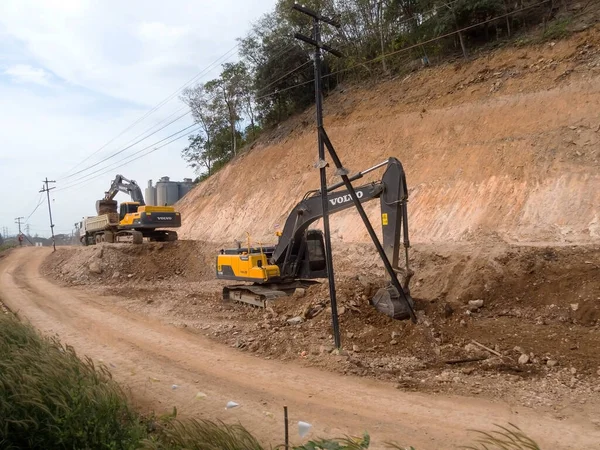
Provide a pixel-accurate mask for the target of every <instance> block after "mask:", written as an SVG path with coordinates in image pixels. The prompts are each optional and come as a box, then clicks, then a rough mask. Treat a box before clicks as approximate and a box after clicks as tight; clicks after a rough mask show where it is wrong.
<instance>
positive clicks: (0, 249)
mask: <svg viewBox="0 0 600 450" xmlns="http://www.w3.org/2000/svg"><path fill="white" fill-rule="evenodd" d="M16 246H17V244H15V243H14V242H5V243H3V244H2V245H0V253H2V252H4V251H6V250H10V249H11V248H15V247H16Z"/></svg>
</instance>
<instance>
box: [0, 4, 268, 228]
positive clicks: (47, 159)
mask: <svg viewBox="0 0 600 450" xmlns="http://www.w3.org/2000/svg"><path fill="white" fill-rule="evenodd" d="M274 4H275V0H246V1H241V0H219V1H218V2H215V1H212V0H179V1H178V2H170V3H169V2H164V1H162V0H128V1H122V0H103V1H91V0H1V1H0V63H1V65H0V99H1V101H0V123H1V124H2V127H1V130H0V191H2V192H5V193H6V192H10V193H11V195H8V196H5V199H4V202H3V207H2V210H1V211H0V225H6V226H11V225H12V222H13V220H12V218H13V217H18V216H27V215H28V214H29V213H30V212H31V211H30V210H29V209H31V208H30V206H34V205H35V201H36V199H37V197H38V196H39V194H38V190H39V187H40V183H41V180H42V179H43V178H44V177H46V176H48V177H59V175H61V174H62V173H64V172H65V171H66V170H68V169H70V168H71V167H72V166H73V165H75V164H76V163H77V162H79V161H81V160H82V159H83V158H85V157H86V156H88V155H90V154H91V153H92V152H94V151H95V150H97V149H99V148H100V147H101V146H102V145H103V144H104V143H106V142H107V141H109V140H110V139H112V138H113V137H115V136H116V135H117V134H118V133H119V132H120V131H121V130H123V129H124V128H125V127H127V126H128V125H130V124H131V123H132V122H134V121H135V120H136V119H138V118H139V117H141V116H142V115H143V114H144V113H145V112H146V111H148V110H149V109H150V107H152V106H154V105H155V104H157V103H158V102H160V101H161V100H162V99H164V98H165V97H166V96H168V95H169V94H171V93H172V92H173V91H174V90H175V89H176V88H178V87H179V86H181V85H182V84H183V83H184V82H186V81H188V80H189V79H190V78H192V77H193V76H194V75H196V74H197V73H198V72H199V71H200V70H201V69H203V68H205V67H206V66H208V65H209V64H211V63H212V62H213V61H214V60H216V59H217V58H219V57H220V56H221V55H222V54H224V53H225V52H227V51H228V50H229V49H231V48H232V47H233V46H234V44H235V39H236V38H238V37H241V36H243V35H244V33H245V30H249V29H250V22H251V21H252V20H254V19H256V18H258V17H259V16H260V15H262V14H264V13H265V12H268V11H269V10H270V9H271V8H272V7H273V6H274ZM217 74H218V67H217V68H215V69H213V70H212V71H210V72H209V73H207V74H206V77H205V78H204V80H207V79H210V77H214V76H216V75H217ZM8 80H11V82H7V81H8ZM49 85H50V86H49ZM56 86H60V88H61V89H60V90H56V89H54V87H56ZM49 87H51V88H52V89H49ZM181 106H182V104H181V103H180V102H179V101H178V100H177V98H175V99H174V100H173V101H171V102H169V103H168V104H166V105H165V106H164V107H163V108H161V109H160V110H158V112H156V113H154V114H152V115H151V116H150V117H148V118H147V119H145V120H144V121H143V122H142V123H140V124H138V125H137V126H136V127H134V128H133V129H132V130H130V131H128V132H127V133H125V134H124V135H123V136H122V137H120V138H119V139H117V140H116V141H115V142H114V143H112V144H111V145H109V146H107V148H106V149H104V150H103V151H101V152H99V153H98V154H97V155H95V156H94V157H93V158H91V159H90V161H88V162H86V164H88V163H90V162H94V161H98V160H99V159H101V158H103V157H106V156H107V155H110V154H112V153H113V152H115V151H116V150H119V149H121V148H123V147H124V146H125V145H126V144H127V142H128V141H130V140H131V139H132V138H133V137H134V136H136V135H137V134H139V133H141V132H142V131H143V130H145V129H147V128H149V127H150V126H152V125H153V124H155V123H157V122H159V121H160V120H161V119H163V118H165V117H167V116H168V115H169V114H171V113H172V112H174V111H175V110H176V109H178V108H180V107H181ZM185 120H188V122H185ZM189 123H190V122H189V119H183V120H182V121H180V122H177V123H175V124H173V125H172V126H171V127H169V128H168V129H165V130H164V131H162V132H161V133H159V134H157V135H155V136H153V137H151V138H149V139H148V140H147V141H144V142H143V143H141V144H139V145H137V146H135V147H134V148H132V149H131V150H128V151H127V152H124V153H123V156H125V155H127V154H130V153H131V152H134V151H137V150H139V149H140V148H141V147H143V146H146V145H150V144H152V142H156V141H158V140H160V139H161V138H163V137H165V136H167V135H169V134H171V133H174V132H175V131H177V130H178V129H182V128H184V127H185V126H186V125H189ZM185 142H186V139H185V138H184V139H182V140H181V141H178V142H176V143H173V144H171V145H170V146H168V147H165V148H163V149H161V150H159V151H157V152H155V153H152V154H151V155H149V156H147V157H145V158H142V159H140V160H138V161H136V162H134V163H132V164H130V165H128V166H126V167H124V168H122V169H115V171H114V173H113V172H109V173H107V174H106V175H103V176H101V177H99V178H97V179H95V180H92V181H90V182H89V184H82V185H80V186H77V187H75V188H73V189H69V190H64V191H60V190H59V189H56V190H55V191H53V197H54V199H55V201H54V202H53V205H54V206H53V208H54V209H55V211H53V212H54V217H55V221H56V223H57V228H70V227H71V226H72V224H73V223H74V222H75V221H76V220H78V219H79V218H80V217H81V216H83V215H86V214H94V208H95V207H94V205H95V201H96V200H97V198H98V196H100V195H102V193H103V192H104V191H105V190H106V188H107V185H108V183H109V182H110V180H111V178H112V177H113V176H114V175H115V173H117V172H116V171H117V170H118V171H122V173H123V174H124V175H125V176H127V177H130V178H133V179H136V180H137V181H138V182H139V183H140V184H145V182H146V181H147V180H148V179H150V178H152V179H154V180H156V179H157V178H158V177H160V176H164V175H169V176H171V177H172V178H173V179H178V178H183V177H189V176H192V173H191V170H190V169H188V168H186V167H185V163H184V162H183V160H182V159H181V157H180V151H181V149H182V148H183V147H184V145H185ZM116 159H118V158H116ZM86 164H84V166H85V165H86ZM106 164H107V163H106ZM102 166H104V164H101V165H100V166H99V167H102ZM58 181H59V182H58V183H57V187H59V188H60V187H62V186H67V185H69V182H70V181H72V179H71V180H60V178H58ZM32 204H33V205H32ZM44 211H45V209H43V208H39V210H38V211H37V212H36V214H35V216H34V217H33V218H32V219H31V222H32V224H34V225H38V224H39V226H41V227H45V226H46V223H47V216H45V212H44ZM32 226H33V225H32Z"/></svg>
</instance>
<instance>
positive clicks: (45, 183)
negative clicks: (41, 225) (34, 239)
mask: <svg viewBox="0 0 600 450" xmlns="http://www.w3.org/2000/svg"><path fill="white" fill-rule="evenodd" d="M42 183H44V185H45V186H43V187H42V189H41V190H40V192H45V193H46V195H47V197H48V214H49V215H50V232H51V233H52V248H53V250H52V251H54V252H55V251H56V242H55V241H54V224H53V223H52V208H51V207H50V191H51V190H52V189H55V188H53V187H48V183H56V181H52V180H48V177H46V179H45V180H42Z"/></svg>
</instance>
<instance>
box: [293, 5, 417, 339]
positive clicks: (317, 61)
mask: <svg viewBox="0 0 600 450" xmlns="http://www.w3.org/2000/svg"><path fill="white" fill-rule="evenodd" d="M292 9H295V10H296V11H298V12H301V13H303V14H306V15H307V16H309V17H312V19H313V32H312V38H310V37H308V36H304V35H302V34H300V33H296V34H295V35H294V36H295V37H296V39H299V40H301V41H304V42H306V43H307V44H310V45H312V46H313V47H314V48H315V53H314V61H313V62H314V66H315V103H316V109H317V114H316V116H317V117H316V119H317V138H318V148H319V160H318V162H317V164H316V167H318V168H319V169H320V175H321V189H320V193H321V200H322V205H323V206H322V208H323V231H324V234H325V260H326V263H327V272H328V278H329V297H330V299H331V316H332V324H333V332H334V339H335V346H336V347H337V348H340V345H341V342H340V341H341V339H340V330H339V322H338V313H337V301H336V293H335V285H334V276H333V257H332V254H331V235H330V231H329V216H328V201H327V195H328V194H327V193H328V192H329V191H331V190H333V189H334V188H336V187H341V186H345V187H346V189H347V191H348V193H349V194H350V197H351V198H352V201H353V202H354V205H355V206H356V209H357V211H358V214H359V215H360V217H361V219H362V221H363V223H364V225H365V228H366V229H367V232H368V233H369V236H370V237H371V240H372V241H373V244H374V245H375V248H376V249H377V252H378V253H379V256H380V257H381V259H382V261H383V265H384V266H385V269H386V272H387V273H388V276H389V277H390V279H391V283H392V285H393V287H394V288H395V290H396V291H397V292H398V296H399V298H401V299H402V301H403V302H404V304H405V305H406V307H407V310H408V315H409V316H410V318H411V320H412V321H413V322H415V323H416V321H417V317H416V315H415V312H414V309H413V306H412V304H411V301H410V300H409V295H408V294H407V293H405V292H404V289H403V288H402V286H401V285H400V282H399V281H398V276H397V275H396V272H395V271H394V268H393V266H392V264H391V263H390V260H389V258H388V257H387V255H386V253H385V251H384V248H383V246H382V245H381V242H380V241H379V238H378V237H377V234H376V233H375V230H374V229H373V225H372V224H371V222H370V220H369V218H368V217H367V214H366V212H365V210H364V208H363V206H362V204H361V202H360V200H359V199H358V197H357V195H356V191H355V190H354V186H352V182H351V180H350V177H348V173H349V171H348V169H346V168H345V167H344V166H343V165H342V162H341V160H340V158H339V157H338V154H337V152H336V151H335V148H334V147H333V144H332V143H331V141H330V140H329V136H328V135H327V132H326V131H325V127H324V125H323V87H322V68H321V64H322V51H323V50H325V51H327V52H329V53H331V54H332V55H334V56H337V57H338V58H340V57H342V54H341V53H340V52H339V51H337V50H335V49H333V48H331V47H330V46H328V45H326V44H323V43H322V42H321V22H324V23H326V24H328V25H331V26H334V27H336V28H339V27H340V25H339V24H338V23H337V22H336V21H335V20H333V19H331V18H329V17H325V16H322V15H321V14H320V13H318V12H317V11H313V10H312V9H310V8H307V7H305V6H303V5H300V4H298V3H296V4H294V6H292ZM325 148H327V150H328V152H329V156H330V157H331V159H332V160H333V162H334V164H335V167H336V172H335V174H336V175H338V176H340V177H341V178H342V182H340V183H339V184H338V185H334V186H331V187H329V188H328V187H327V175H326V167H327V166H328V163H327V162H326V161H325ZM353 179H354V177H353ZM405 226H406V223H405Z"/></svg>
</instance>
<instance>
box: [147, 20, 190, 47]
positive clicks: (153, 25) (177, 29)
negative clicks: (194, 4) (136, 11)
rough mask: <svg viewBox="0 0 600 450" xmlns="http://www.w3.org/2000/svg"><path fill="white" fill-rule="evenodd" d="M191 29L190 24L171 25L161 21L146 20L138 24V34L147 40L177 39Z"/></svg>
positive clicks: (188, 32) (163, 40) (159, 41)
mask: <svg viewBox="0 0 600 450" xmlns="http://www.w3.org/2000/svg"><path fill="white" fill-rule="evenodd" d="M190 31H191V27H190V26H187V25H186V26H169V25H165V24H164V23H160V22H144V23H141V24H140V25H139V26H138V30H137V34H138V36H139V37H140V38H141V39H143V40H146V41H156V42H158V43H161V42H165V41H171V42H172V41H176V40H179V39H181V38H183V37H185V36H186V35H189V34H190Z"/></svg>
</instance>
